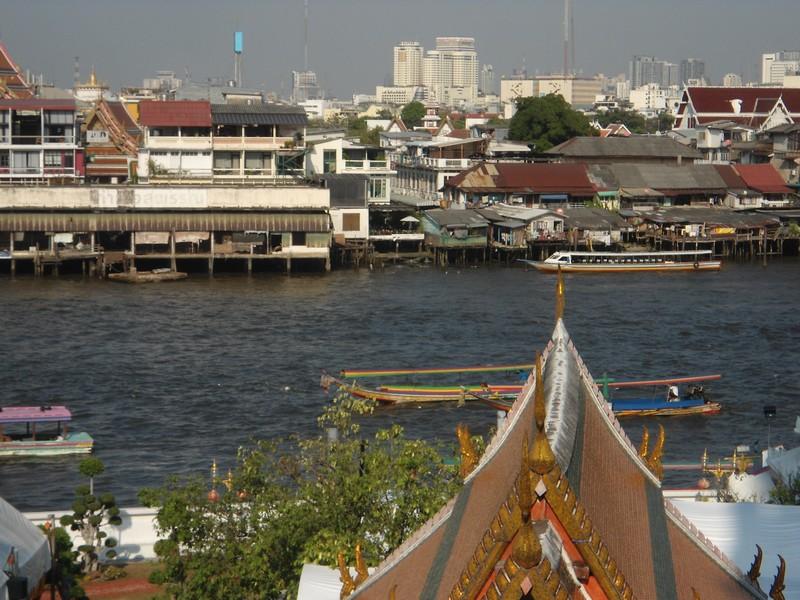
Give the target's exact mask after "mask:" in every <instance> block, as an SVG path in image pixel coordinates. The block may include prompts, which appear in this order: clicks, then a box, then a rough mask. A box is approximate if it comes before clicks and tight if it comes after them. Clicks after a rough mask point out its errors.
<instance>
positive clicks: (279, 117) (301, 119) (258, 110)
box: [211, 104, 308, 126]
mask: <svg viewBox="0 0 800 600" xmlns="http://www.w3.org/2000/svg"><path fill="white" fill-rule="evenodd" d="M211 120H212V121H213V122H214V124H215V125H298V126H305V125H308V115H307V114H306V111H305V110H303V109H302V108H301V107H299V106H289V105H286V104H212V105H211Z"/></svg>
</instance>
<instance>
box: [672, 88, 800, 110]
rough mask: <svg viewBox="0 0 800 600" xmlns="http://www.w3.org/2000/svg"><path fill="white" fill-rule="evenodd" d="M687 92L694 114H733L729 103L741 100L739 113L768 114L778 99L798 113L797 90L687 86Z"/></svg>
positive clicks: (798, 95) (798, 96)
mask: <svg viewBox="0 0 800 600" xmlns="http://www.w3.org/2000/svg"><path fill="white" fill-rule="evenodd" d="M687 93H688V95H689V97H690V99H691V102H692V105H693V106H694V110H695V112H697V113H701V114H702V113H728V114H736V112H735V111H734V108H733V104H732V103H731V101H732V100H741V101H742V104H741V109H740V110H739V112H742V113H753V112H759V113H764V114H766V113H768V112H769V111H770V110H772V107H773V106H775V103H776V102H777V101H778V98H782V99H783V103H784V104H785V105H786V108H787V109H788V110H789V112H790V113H798V114H800V88H779V87H773V88H751V87H690V88H688V89H687Z"/></svg>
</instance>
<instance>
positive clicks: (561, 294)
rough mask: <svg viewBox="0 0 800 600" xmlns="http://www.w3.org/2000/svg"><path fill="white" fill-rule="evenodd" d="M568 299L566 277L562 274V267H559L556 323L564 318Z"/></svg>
mask: <svg viewBox="0 0 800 600" xmlns="http://www.w3.org/2000/svg"><path fill="white" fill-rule="evenodd" d="M566 304H567V298H566V294H565V291H564V276H563V275H562V274H561V265H559V266H558V279H557V280H556V322H558V321H559V320H560V319H563V318H564V308H565V307H566Z"/></svg>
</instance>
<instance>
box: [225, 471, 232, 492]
mask: <svg viewBox="0 0 800 600" xmlns="http://www.w3.org/2000/svg"><path fill="white" fill-rule="evenodd" d="M222 483H223V484H225V487H226V488H227V489H228V491H229V492H230V491H231V490H232V489H233V471H231V470H230V469H228V475H227V476H226V477H225V479H223V480H222Z"/></svg>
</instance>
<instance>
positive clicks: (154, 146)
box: [147, 135, 211, 150]
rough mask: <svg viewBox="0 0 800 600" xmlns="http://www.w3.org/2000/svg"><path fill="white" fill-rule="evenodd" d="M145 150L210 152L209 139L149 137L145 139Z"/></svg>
mask: <svg viewBox="0 0 800 600" xmlns="http://www.w3.org/2000/svg"><path fill="white" fill-rule="evenodd" d="M147 148H148V149H150V150H211V137H210V136H208V137H206V136H198V137H184V136H177V135H175V136H173V135H151V136H149V137H148V138H147Z"/></svg>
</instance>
